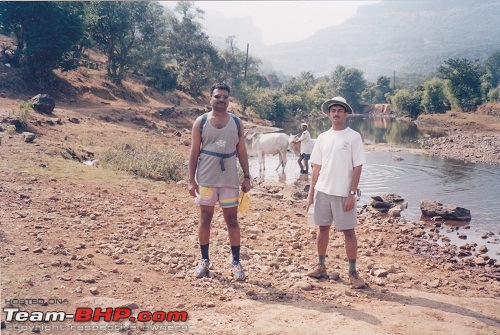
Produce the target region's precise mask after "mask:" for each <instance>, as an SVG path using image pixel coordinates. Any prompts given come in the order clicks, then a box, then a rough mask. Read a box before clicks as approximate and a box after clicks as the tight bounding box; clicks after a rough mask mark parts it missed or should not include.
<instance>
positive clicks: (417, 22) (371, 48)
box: [202, 0, 500, 81]
mask: <svg viewBox="0 0 500 335" xmlns="http://www.w3.org/2000/svg"><path fill="white" fill-rule="evenodd" d="M277 15H279V14H277ZM332 15H333V14H332ZM499 18H500V1H498V0H481V1H477V0H453V1H452V0H426V1H382V2H380V3H376V4H371V5H366V6H361V7H359V8H358V12H357V13H356V15H355V16H354V17H352V18H351V19H349V20H347V21H346V22H345V23H343V24H341V25H337V26H332V27H329V28H326V29H323V30H320V31H318V32H317V33H315V34H314V35H313V36H311V37H309V38H307V39H305V40H303V41H299V42H291V43H281V44H275V45H271V46H265V45H264V43H263V42H262V40H261V36H262V35H261V31H259V28H257V27H255V26H254V25H253V23H252V20H251V19H250V18H249V19H248V20H246V19H238V20H234V19H233V20H227V21H224V20H223V19H221V17H220V16H218V17H217V20H218V22H219V29H215V30H214V29H212V28H210V24H211V23H212V22H213V20H212V18H211V13H206V14H205V22H203V23H202V24H203V25H206V26H207V33H208V35H209V36H210V37H211V40H212V41H213V43H214V44H215V45H217V46H218V47H224V44H223V40H224V38H225V37H227V36H229V35H236V38H237V40H238V41H240V44H243V43H242V42H244V44H245V47H246V43H250V54H252V55H254V56H256V57H258V58H260V59H261V60H262V61H263V63H264V65H263V66H262V69H264V70H266V69H273V70H276V71H281V72H283V73H284V74H285V75H298V74H300V73H301V72H303V71H312V72H313V73H314V74H315V75H316V76H321V75H327V74H330V73H331V72H332V71H333V69H334V68H335V67H336V66H337V65H344V66H346V67H355V68H358V69H360V70H361V71H363V72H364V74H365V77H366V78H367V79H368V80H371V81H375V80H376V78H377V77H378V76H379V75H386V76H392V74H393V71H396V74H397V75H398V76H400V75H404V74H411V73H416V74H426V73H429V72H431V71H434V70H435V69H437V67H438V66H439V65H442V64H443V61H444V60H447V59H449V58H468V59H476V58H477V59H480V60H484V59H485V58H486V57H488V56H489V55H490V54H491V53H492V52H493V51H497V50H500V24H499V23H498V22H499ZM297 24H300V22H297ZM217 31H219V32H223V33H225V34H226V35H225V36H217V33H216V32H217ZM240 48H241V49H243V48H242V47H241V46H240Z"/></svg>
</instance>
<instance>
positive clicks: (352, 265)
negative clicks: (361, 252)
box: [349, 259, 356, 274]
mask: <svg viewBox="0 0 500 335" xmlns="http://www.w3.org/2000/svg"><path fill="white" fill-rule="evenodd" d="M349 273H350V274H355V273H356V260H355V259H350V260H349Z"/></svg>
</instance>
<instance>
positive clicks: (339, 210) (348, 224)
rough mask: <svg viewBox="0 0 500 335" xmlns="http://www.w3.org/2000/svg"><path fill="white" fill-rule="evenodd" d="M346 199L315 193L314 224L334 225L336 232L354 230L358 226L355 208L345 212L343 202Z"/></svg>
mask: <svg viewBox="0 0 500 335" xmlns="http://www.w3.org/2000/svg"><path fill="white" fill-rule="evenodd" d="M346 199H347V198H345V197H338V196H335V195H328V194H325V193H323V192H319V191H316V192H315V195H314V223H315V224H316V225H317V226H330V225H332V223H334V224H335V229H337V230H348V229H353V228H355V227H356V226H357V225H358V217H357V212H356V206H354V208H353V209H351V210H350V211H348V212H345V211H344V202H345V200H346Z"/></svg>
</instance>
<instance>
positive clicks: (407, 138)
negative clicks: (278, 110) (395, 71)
mask: <svg viewBox="0 0 500 335" xmlns="http://www.w3.org/2000/svg"><path fill="white" fill-rule="evenodd" d="M306 122H307V123H308V130H309V132H310V133H311V137H312V138H316V137H318V135H319V134H321V133H322V132H324V131H326V130H328V129H329V128H330V127H331V123H330V120H329V119H328V118H326V117H325V118H320V119H316V120H307V121H306ZM300 123H301V120H297V119H296V120H293V121H290V122H281V123H276V126H277V127H280V128H283V130H284V132H285V133H287V134H289V133H292V134H297V133H298V132H300ZM346 124H347V125H348V126H349V127H350V128H352V129H354V130H356V131H357V132H359V133H360V134H361V136H362V138H363V141H364V142H365V143H391V144H394V145H396V146H405V147H413V148H415V147H418V144H417V143H416V142H417V140H419V139H422V138H424V137H425V136H430V137H440V136H443V135H445V133H444V132H442V131H436V130H433V129H430V128H419V127H417V125H416V124H415V123H413V122H407V121H400V120H396V119H395V118H393V117H389V116H382V115H361V114H356V115H351V116H349V117H348V118H347V121H346Z"/></svg>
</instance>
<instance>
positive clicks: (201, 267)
mask: <svg viewBox="0 0 500 335" xmlns="http://www.w3.org/2000/svg"><path fill="white" fill-rule="evenodd" d="M209 265H210V262H209V261H208V259H200V262H199V263H198V265H197V266H196V268H195V269H194V274H195V276H196V278H202V277H206V276H208V266H209Z"/></svg>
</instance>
